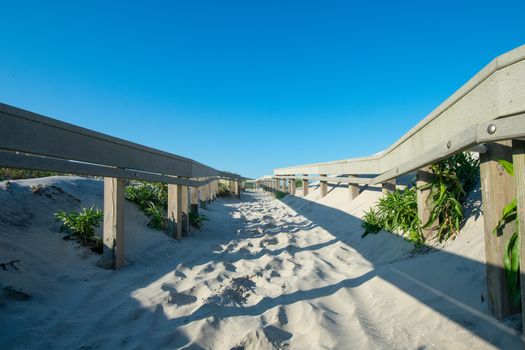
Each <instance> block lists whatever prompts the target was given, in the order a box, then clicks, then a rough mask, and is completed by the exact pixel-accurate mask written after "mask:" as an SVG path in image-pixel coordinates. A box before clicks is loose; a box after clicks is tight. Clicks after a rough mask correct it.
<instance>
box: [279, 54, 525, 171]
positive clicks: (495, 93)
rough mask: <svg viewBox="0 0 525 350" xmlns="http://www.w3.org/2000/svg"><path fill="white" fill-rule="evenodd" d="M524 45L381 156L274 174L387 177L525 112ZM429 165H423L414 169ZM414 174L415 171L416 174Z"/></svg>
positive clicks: (495, 62)
mask: <svg viewBox="0 0 525 350" xmlns="http://www.w3.org/2000/svg"><path fill="white" fill-rule="evenodd" d="M523 91H525V46H521V47H518V48H516V49H514V50H512V51H510V52H507V53H505V54H503V55H501V56H499V57H497V58H496V59H494V60H493V61H492V62H490V63H489V64H488V65H487V66H486V67H485V68H483V69H482V70H481V71H480V72H478V73H477V74H476V75H475V76H474V77H473V78H472V79H470V80H469V81H468V82H467V83H466V84H465V85H463V86H462V87H461V88H460V89H459V90H458V91H456V92H455V93H454V94H453V95H452V96H450V97H449V98H448V99H447V100H445V101H444V102H443V103H442V104H441V105H440V106H438V107H437V108H436V109H435V110H434V111H432V112H431V113H430V114H429V115H428V116H427V117H425V118H424V119H423V120H422V121H421V122H420V123H418V124H417V125H416V126H414V127H413V128H412V129H411V130H410V131H409V132H407V133H406V134H405V135H404V136H403V137H401V138H400V139H399V140H398V141H396V142H395V143H394V144H393V145H392V146H390V147H389V148H388V149H386V150H385V151H384V152H382V153H381V154H379V155H375V156H372V157H366V158H359V159H345V160H339V161H333V162H326V163H314V164H306V165H299V166H293V167H287V168H279V169H275V171H274V174H280V175H287V174H290V175H293V174H304V173H309V174H319V173H325V174H345V173H346V174H382V173H384V172H386V171H389V170H390V169H394V168H395V167H397V165H398V164H402V163H404V162H406V160H407V159H411V158H412V157H413V156H414V154H422V153H425V152H427V151H428V150H430V149H432V148H434V147H435V146H436V145H440V144H446V143H447V141H448V140H449V135H450V134H451V131H452V132H453V131H457V130H465V129H468V128H471V127H472V126H474V125H476V124H477V123H481V122H487V121H490V120H494V119H497V118H498V117H504V116H509V115H515V114H518V113H523V112H525V94H523ZM425 165H427V164H421V165H418V166H417V167H416V168H415V169H417V168H421V167H423V166H425ZM415 169H414V170H415Z"/></svg>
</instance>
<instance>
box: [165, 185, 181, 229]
mask: <svg viewBox="0 0 525 350" xmlns="http://www.w3.org/2000/svg"><path fill="white" fill-rule="evenodd" d="M168 231H169V232H170V233H171V234H172V235H173V238H176V239H182V186H181V185H171V184H168Z"/></svg>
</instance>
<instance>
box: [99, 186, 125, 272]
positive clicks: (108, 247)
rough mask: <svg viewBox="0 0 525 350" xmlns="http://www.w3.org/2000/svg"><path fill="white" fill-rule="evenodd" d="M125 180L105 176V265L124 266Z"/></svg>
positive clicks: (116, 267) (112, 266)
mask: <svg viewBox="0 0 525 350" xmlns="http://www.w3.org/2000/svg"><path fill="white" fill-rule="evenodd" d="M124 191H125V180H123V179H116V178H112V177H105V178H104V227H103V242H104V247H103V266H104V267H111V268H115V269H118V268H120V267H122V266H124Z"/></svg>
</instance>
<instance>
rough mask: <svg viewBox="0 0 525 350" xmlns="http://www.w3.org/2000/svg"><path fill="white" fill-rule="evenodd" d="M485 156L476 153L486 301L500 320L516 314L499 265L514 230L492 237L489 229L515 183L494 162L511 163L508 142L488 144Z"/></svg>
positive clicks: (510, 227) (511, 196)
mask: <svg viewBox="0 0 525 350" xmlns="http://www.w3.org/2000/svg"><path fill="white" fill-rule="evenodd" d="M487 148H488V151H487V153H484V154H480V173H481V193H482V200H483V221H484V231H485V259H486V268H487V292H488V295H487V300H488V305H489V308H490V310H491V312H492V313H493V314H494V316H495V317H496V318H497V319H498V320H501V319H503V318H505V317H507V316H509V315H513V314H515V313H516V312H519V307H518V306H516V305H513V303H512V300H511V298H510V297H509V293H508V289H507V283H506V279H505V269H504V266H503V256H504V251H505V247H506V245H507V242H508V240H509V238H510V237H511V236H512V233H513V232H514V231H515V229H516V225H515V224H514V223H508V224H507V225H505V227H504V228H503V229H502V230H501V231H500V232H499V233H498V235H494V234H493V233H492V231H493V229H494V228H495V227H496V226H497V224H498V221H499V220H500V218H501V215H502V212H503V208H505V206H506V205H507V204H508V203H510V202H511V201H512V200H513V199H514V198H515V196H516V182H515V179H514V177H512V176H510V175H508V174H507V173H506V172H505V170H504V168H503V167H502V166H501V165H500V164H499V162H498V160H499V159H503V160H507V161H512V144H511V141H503V142H498V143H493V144H489V145H488V146H487Z"/></svg>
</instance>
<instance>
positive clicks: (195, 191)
mask: <svg viewBox="0 0 525 350" xmlns="http://www.w3.org/2000/svg"><path fill="white" fill-rule="evenodd" d="M190 212H192V213H194V214H198V213H199V188H198V187H192V188H190Z"/></svg>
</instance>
